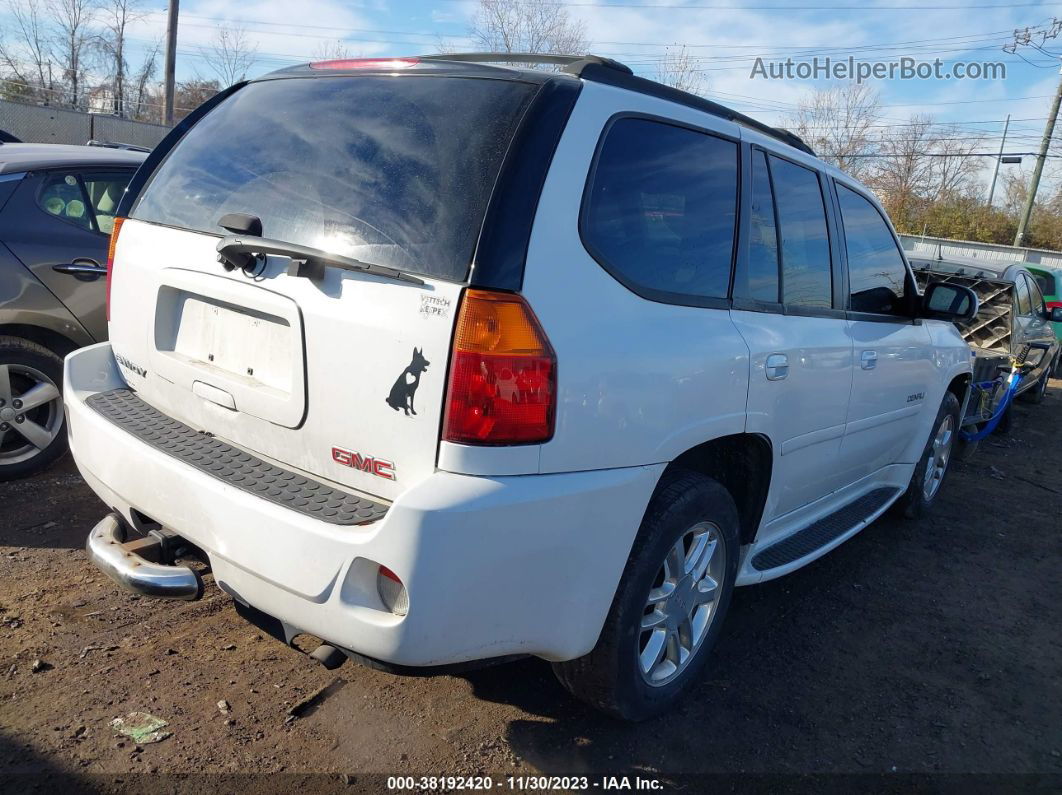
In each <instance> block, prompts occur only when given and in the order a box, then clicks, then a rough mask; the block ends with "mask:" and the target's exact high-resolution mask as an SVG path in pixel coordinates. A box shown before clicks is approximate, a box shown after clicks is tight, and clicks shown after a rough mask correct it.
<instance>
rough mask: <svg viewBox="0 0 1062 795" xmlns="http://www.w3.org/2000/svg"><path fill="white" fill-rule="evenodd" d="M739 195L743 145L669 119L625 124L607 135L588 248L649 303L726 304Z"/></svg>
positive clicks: (590, 191) (595, 178)
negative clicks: (740, 148)
mask: <svg viewBox="0 0 1062 795" xmlns="http://www.w3.org/2000/svg"><path fill="white" fill-rule="evenodd" d="M737 198H738V146H737V143H735V142H734V141H730V140H727V139H725V138H720V137H718V136H715V135H712V134H710V133H706V132H701V131H699V130H693V129H689V128H686V127H679V126H676V125H672V124H667V123H665V122H661V121H655V120H651V119H643V118H635V117H630V118H620V119H617V120H616V121H615V122H614V123H613V124H612V125H611V126H610V127H609V128H608V130H607V132H606V133H605V137H604V140H603V141H602V143H601V145H600V147H599V151H598V155H597V162H596V166H595V168H594V170H593V173H592V176H591V179H590V182H589V184H588V186H587V189H586V194H585V196H584V206H583V218H582V223H581V232H582V238H583V243H584V245H585V246H586V248H587V250H588V251H589V252H590V253H591V254H592V255H593V256H594V258H595V259H596V260H597V261H598V262H599V263H600V264H601V265H602V266H603V267H604V268H605V269H606V270H607V271H608V272H609V273H611V274H612V275H613V276H614V277H615V278H616V279H617V280H618V281H620V283H622V284H624V285H625V286H626V287H628V288H629V289H630V290H632V291H633V292H635V293H637V294H639V295H641V296H643V297H645V298H649V299H652V300H660V301H666V302H673V303H697V302H698V301H699V300H702V299H711V298H716V299H718V298H726V297H727V293H728V292H729V288H730V271H731V264H732V262H733V256H734V231H735V224H736V218H737Z"/></svg>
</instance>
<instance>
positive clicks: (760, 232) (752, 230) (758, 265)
mask: <svg viewBox="0 0 1062 795" xmlns="http://www.w3.org/2000/svg"><path fill="white" fill-rule="evenodd" d="M751 198H752V203H751V212H750V214H749V259H748V263H749V283H748V294H749V297H750V298H755V299H757V300H760V301H773V302H777V301H778V300H779V295H778V229H777V226H776V225H775V221H774V193H773V191H772V190H771V177H770V174H769V172H768V171H767V156H766V155H765V154H764V153H763V152H761V151H759V150H754V151H753V153H752V197H751Z"/></svg>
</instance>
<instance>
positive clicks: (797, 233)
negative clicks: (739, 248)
mask: <svg viewBox="0 0 1062 795" xmlns="http://www.w3.org/2000/svg"><path fill="white" fill-rule="evenodd" d="M770 162H771V180H772V182H773V183H774V196H775V202H776V203H777V206H778V224H779V226H780V229H779V233H780V234H779V238H780V240H781V244H782V249H781V250H782V301H783V302H784V303H786V304H795V305H798V306H807V307H817V308H829V307H831V306H833V282H832V278H831V275H830V274H831V271H830V237H829V233H828V231H827V227H826V205H825V203H824V201H823V198H822V187H821V186H820V185H819V177H818V174H816V173H815V172H814V171H812V170H811V169H809V168H804V167H803V166H798V165H796V164H794V163H790V162H789V161H788V160H782V159H780V158H777V157H773V156H772V157H771V160H770Z"/></svg>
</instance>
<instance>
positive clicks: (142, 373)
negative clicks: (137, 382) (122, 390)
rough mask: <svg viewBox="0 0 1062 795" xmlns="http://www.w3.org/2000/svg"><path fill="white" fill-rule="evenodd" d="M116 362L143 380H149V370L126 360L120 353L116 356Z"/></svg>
mask: <svg viewBox="0 0 1062 795" xmlns="http://www.w3.org/2000/svg"><path fill="white" fill-rule="evenodd" d="M114 360H115V361H116V362H118V364H120V365H121V366H122V367H124V368H125V369H126V370H131V371H132V372H134V373H136V374H137V375H138V376H140V377H141V378H147V370H146V369H144V368H143V367H141V366H140V365H138V364H133V363H132V362H131V361H129V360H128V359H126V358H125V357H124V356H122V354H120V353H116V354H114Z"/></svg>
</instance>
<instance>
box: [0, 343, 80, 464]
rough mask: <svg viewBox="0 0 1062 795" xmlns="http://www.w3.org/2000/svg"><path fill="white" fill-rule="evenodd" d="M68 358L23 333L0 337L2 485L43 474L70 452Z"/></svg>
mask: <svg viewBox="0 0 1062 795" xmlns="http://www.w3.org/2000/svg"><path fill="white" fill-rule="evenodd" d="M62 384H63V360H62V359H61V358H59V357H58V356H57V355H56V354H54V353H53V352H52V351H50V350H48V349H47V348H45V347H43V346H41V345H38V344H36V343H35V342H30V341H29V340H24V339H21V338H19V337H0V483H2V482H4V481H7V480H13V479H14V478H22V477H26V476H28V475H32V474H34V473H36V472H40V471H41V470H42V469H44V468H45V467H46V466H48V465H49V464H51V463H52V462H53V461H55V460H56V459H57V458H58V457H59V456H61V455H62V454H63V453H65V452H66V449H67V439H66V420H65V417H64V416H63V398H62V395H61V392H62Z"/></svg>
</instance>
